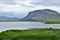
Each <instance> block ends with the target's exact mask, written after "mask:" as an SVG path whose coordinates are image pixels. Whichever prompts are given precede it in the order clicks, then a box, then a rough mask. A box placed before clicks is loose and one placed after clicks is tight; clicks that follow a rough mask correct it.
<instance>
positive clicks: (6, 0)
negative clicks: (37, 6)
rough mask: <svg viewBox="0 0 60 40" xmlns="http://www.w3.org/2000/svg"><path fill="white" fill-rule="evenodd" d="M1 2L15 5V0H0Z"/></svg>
mask: <svg viewBox="0 0 60 40" xmlns="http://www.w3.org/2000/svg"><path fill="white" fill-rule="evenodd" d="M0 3H2V4H8V5H15V4H16V3H15V0H0Z"/></svg>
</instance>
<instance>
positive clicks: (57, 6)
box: [0, 0, 60, 17]
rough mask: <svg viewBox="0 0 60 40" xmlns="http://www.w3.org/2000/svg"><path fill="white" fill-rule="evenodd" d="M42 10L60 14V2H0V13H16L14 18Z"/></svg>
mask: <svg viewBox="0 0 60 40" xmlns="http://www.w3.org/2000/svg"><path fill="white" fill-rule="evenodd" d="M40 9H52V10H56V11H58V12H60V0H0V12H7V13H11V14H12V13H14V16H18V17H24V16H25V15H27V13H28V12H30V11H33V10H40ZM2 15H3V14H2ZM9 15H10V14H9ZM10 16H11V15H10Z"/></svg>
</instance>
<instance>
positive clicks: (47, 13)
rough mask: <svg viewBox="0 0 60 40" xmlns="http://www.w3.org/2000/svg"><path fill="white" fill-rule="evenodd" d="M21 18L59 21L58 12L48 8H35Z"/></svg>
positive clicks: (59, 14) (59, 15)
mask: <svg viewBox="0 0 60 40" xmlns="http://www.w3.org/2000/svg"><path fill="white" fill-rule="evenodd" d="M22 20H28V21H31V20H33V21H34V20H35V21H40V22H48V21H60V13H58V12H56V11H54V10H50V9H43V10H35V11H31V12H29V13H28V15H27V16H26V17H24V18H23V19H22Z"/></svg>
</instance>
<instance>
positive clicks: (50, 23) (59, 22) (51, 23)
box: [45, 22, 60, 24]
mask: <svg viewBox="0 0 60 40" xmlns="http://www.w3.org/2000/svg"><path fill="white" fill-rule="evenodd" d="M45 24H60V22H46V23H45Z"/></svg>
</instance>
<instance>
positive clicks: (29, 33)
mask: <svg viewBox="0 0 60 40" xmlns="http://www.w3.org/2000/svg"><path fill="white" fill-rule="evenodd" d="M0 40H60V29H52V28H45V29H29V30H7V31H4V32H1V33H0Z"/></svg>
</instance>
